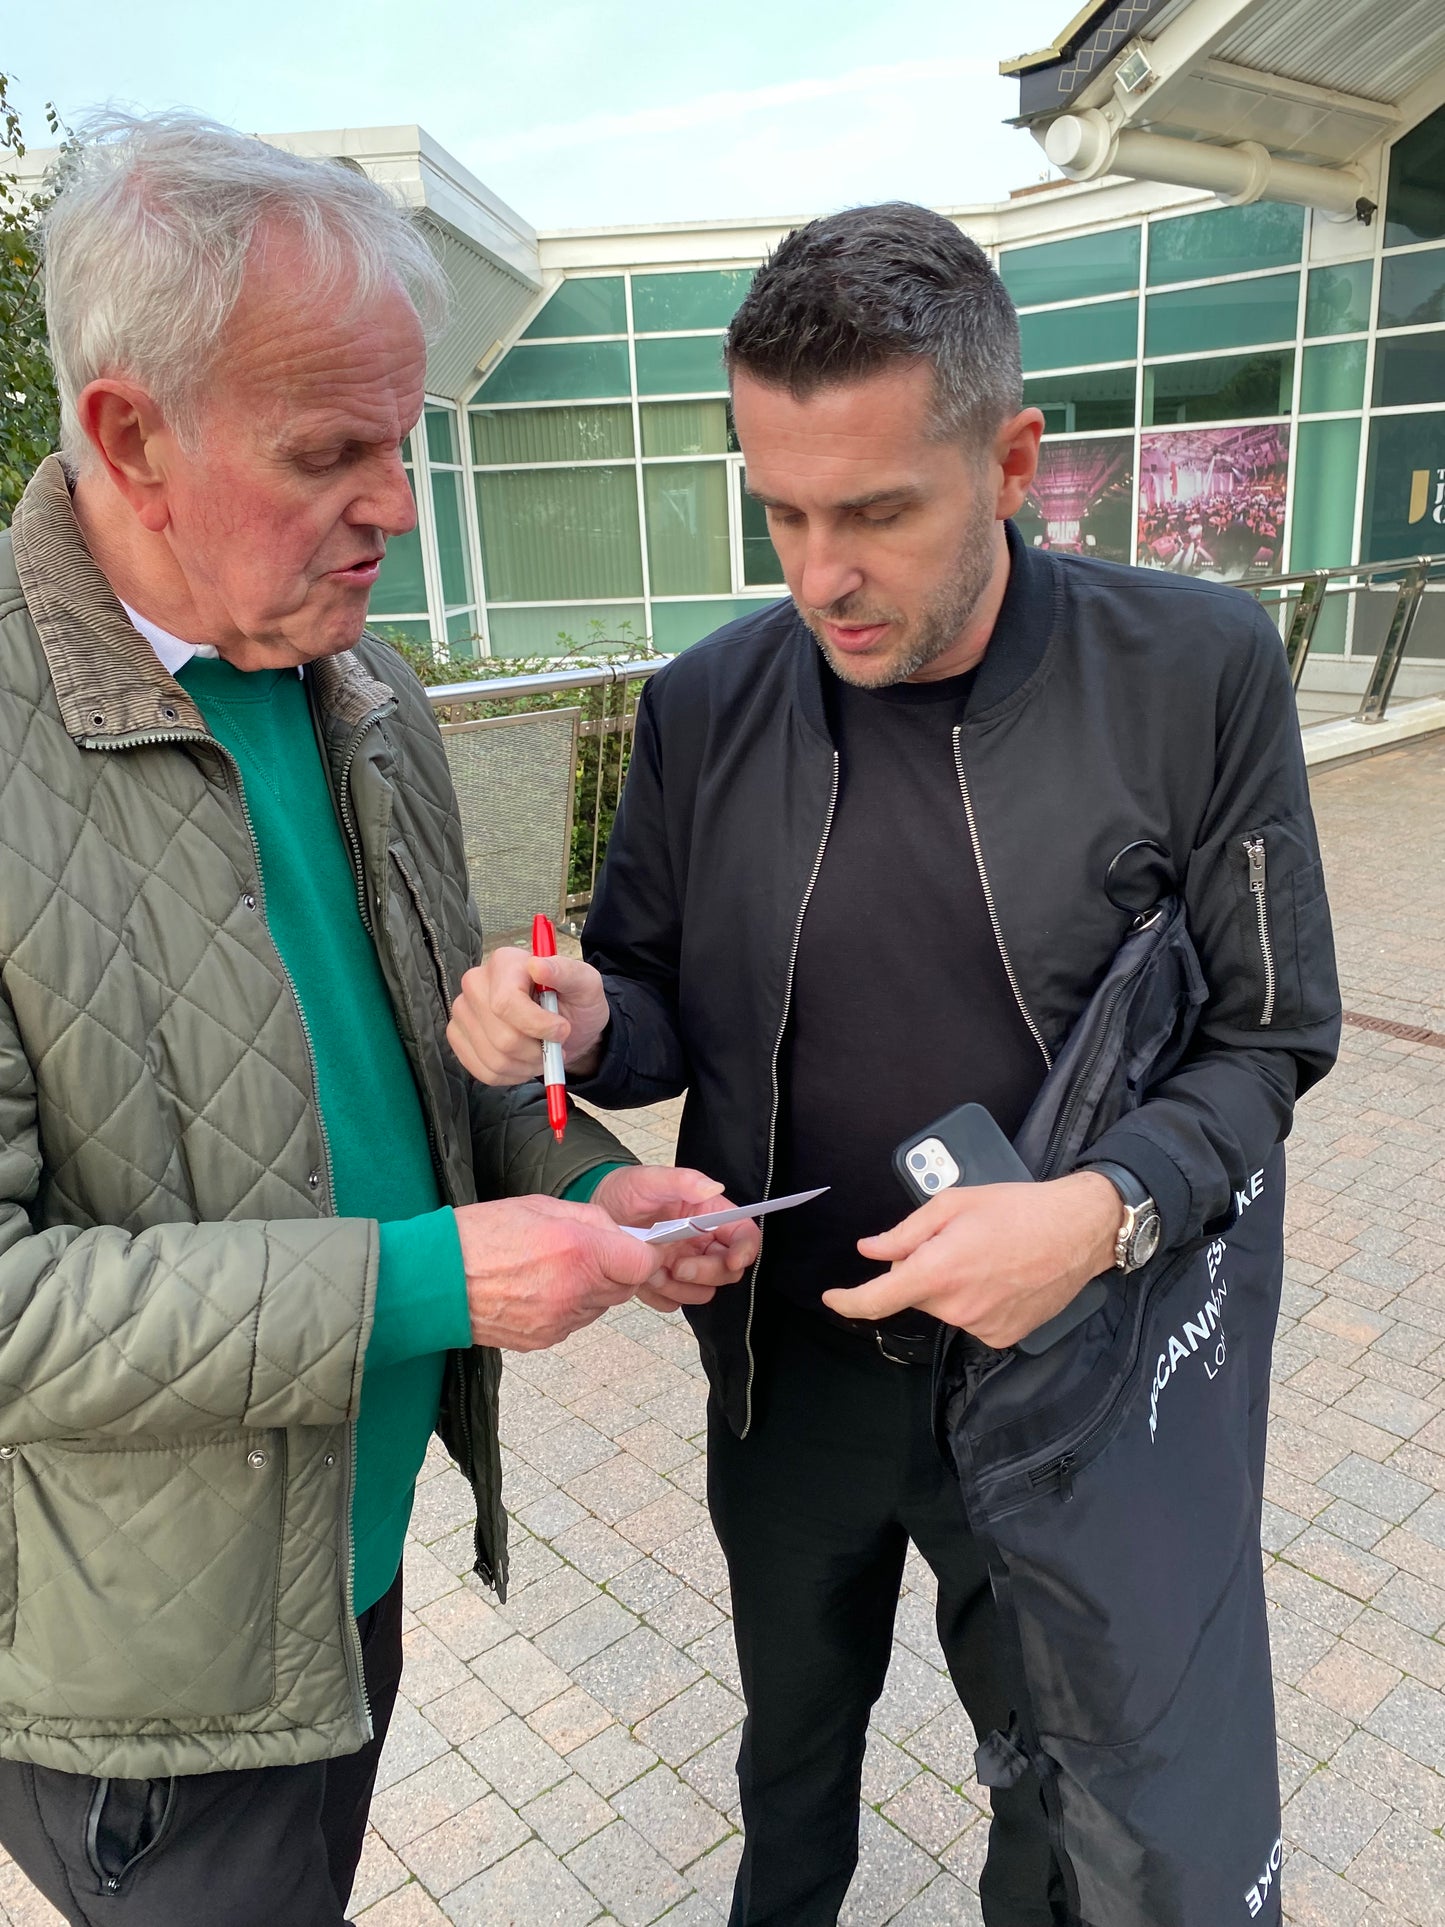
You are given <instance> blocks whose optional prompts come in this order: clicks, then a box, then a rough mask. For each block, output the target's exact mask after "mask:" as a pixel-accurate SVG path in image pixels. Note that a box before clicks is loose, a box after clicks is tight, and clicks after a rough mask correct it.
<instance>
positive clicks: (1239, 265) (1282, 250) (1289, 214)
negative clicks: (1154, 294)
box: [1149, 201, 1305, 333]
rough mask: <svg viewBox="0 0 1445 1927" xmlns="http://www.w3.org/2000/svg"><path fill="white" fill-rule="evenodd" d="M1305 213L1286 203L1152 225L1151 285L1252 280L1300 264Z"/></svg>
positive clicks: (1268, 203) (1208, 211) (1219, 210)
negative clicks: (1219, 277)
mask: <svg viewBox="0 0 1445 1927" xmlns="http://www.w3.org/2000/svg"><path fill="white" fill-rule="evenodd" d="M1304 232H1305V211H1304V209H1303V208H1302V207H1286V206H1285V204H1284V202H1283V201H1255V202H1254V203H1253V204H1252V205H1251V206H1249V207H1217V208H1208V209H1206V210H1205V212H1204V213H1202V214H1178V215H1174V216H1173V217H1171V218H1170V219H1169V220H1167V221H1151V222H1150V224H1149V285H1150V287H1151V288H1157V287H1167V286H1168V285H1169V284H1170V282H1173V281H1203V280H1206V279H1207V278H1208V277H1209V276H1210V275H1212V274H1248V273H1249V271H1250V269H1251V268H1281V267H1284V266H1285V265H1286V264H1287V263H1288V262H1292V261H1298V260H1299V258H1300V254H1301V252H1302V250H1303V247H1304ZM1291 333H1293V329H1291Z"/></svg>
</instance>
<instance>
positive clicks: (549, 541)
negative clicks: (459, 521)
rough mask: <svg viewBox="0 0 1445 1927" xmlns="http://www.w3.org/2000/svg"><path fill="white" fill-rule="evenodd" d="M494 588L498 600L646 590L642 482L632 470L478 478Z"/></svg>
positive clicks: (632, 593)
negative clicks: (640, 528) (641, 535)
mask: <svg viewBox="0 0 1445 1927" xmlns="http://www.w3.org/2000/svg"><path fill="white" fill-rule="evenodd" d="M477 512H478V514H479V516H480V518H481V527H482V556H483V559H484V562H485V566H486V580H487V594H488V596H489V598H491V599H492V600H494V601H497V602H553V601H564V602H565V601H572V600H573V599H577V598H582V597H591V596H637V595H641V593H642V545H641V540H640V538H639V535H638V528H637V483H636V477H635V471H634V470H633V469H632V468H630V467H628V468H547V469H513V470H512V471H510V473H500V474H490V475H487V474H483V475H479V476H478V477H477Z"/></svg>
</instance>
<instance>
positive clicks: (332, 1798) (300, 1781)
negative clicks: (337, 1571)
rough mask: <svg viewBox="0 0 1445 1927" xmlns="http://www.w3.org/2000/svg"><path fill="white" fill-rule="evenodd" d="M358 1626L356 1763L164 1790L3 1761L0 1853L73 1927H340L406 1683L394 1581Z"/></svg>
mask: <svg viewBox="0 0 1445 1927" xmlns="http://www.w3.org/2000/svg"><path fill="white" fill-rule="evenodd" d="M356 1625H357V1631H358V1632H359V1633H360V1635H361V1652H362V1661H363V1668H364V1672H365V1677H366V1691H367V1697H368V1698H369V1699H370V1701H371V1715H372V1722H373V1725H374V1727H375V1734H374V1737H373V1738H372V1739H371V1741H370V1742H369V1744H368V1745H366V1746H364V1747H363V1748H362V1749H361V1751H360V1752H359V1753H348V1754H345V1755H343V1756H342V1757H341V1758H339V1759H334V1760H318V1761H316V1762H315V1763H314V1764H312V1765H308V1766H272V1767H258V1768H255V1769H250V1770H247V1771H244V1772H237V1773H192V1774H183V1775H177V1777H176V1778H174V1779H166V1780H95V1779H91V1778H89V1777H88V1776H87V1775H85V1774H80V1773H57V1772H55V1771H54V1770H53V1769H51V1768H49V1767H41V1766H27V1765H24V1764H22V1763H21V1762H19V1761H16V1760H0V1841H3V1842H4V1844H5V1846H6V1848H7V1850H8V1851H9V1853H10V1855H11V1857H12V1859H14V1861H15V1862H16V1864H17V1865H18V1866H19V1868H20V1869H21V1871H22V1872H23V1873H25V1874H26V1875H28V1876H29V1878H30V1879H31V1880H32V1881H33V1882H34V1884H35V1885H36V1886H37V1887H38V1888H39V1889H40V1891H41V1893H43V1894H44V1895H45V1898H46V1899H47V1900H48V1901H49V1902H50V1903H51V1905H52V1906H54V1907H57V1908H59V1910H60V1912H61V1913H62V1914H64V1916H65V1918H66V1919H67V1920H68V1921H69V1922H71V1924H72V1927H342V1923H343V1922H344V1921H345V1918H346V1903H347V1900H348V1899H349V1898H350V1895H351V1883H352V1881H353V1880H354V1879H355V1877H356V1863H357V1861H358V1860H360V1858H361V1846H362V1841H363V1839H364V1837H365V1834H366V1816H367V1812H368V1810H369V1808H370V1806H371V1789H372V1785H373V1783H374V1781H375V1779H376V1769H377V1765H378V1762H379V1761H380V1758H381V1748H382V1743H383V1741H384V1740H385V1738H386V1729H387V1726H388V1724H389V1723H390V1720H391V1709H392V1707H393V1705H394V1704H395V1701H396V1691H397V1687H398V1685H399V1684H400V1681H401V1577H400V1575H399V1574H398V1576H397V1578H396V1580H395V1582H394V1584H393V1585H392V1587H391V1590H390V1591H389V1592H388V1593H386V1594H385V1596H384V1597H383V1598H381V1599H378V1600H377V1602H376V1604H375V1605H374V1606H370V1607H368V1608H367V1610H366V1611H365V1612H364V1613H362V1614H361V1616H360V1617H359V1618H358V1620H357V1622H356Z"/></svg>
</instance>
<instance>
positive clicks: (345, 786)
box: [336, 704, 395, 937]
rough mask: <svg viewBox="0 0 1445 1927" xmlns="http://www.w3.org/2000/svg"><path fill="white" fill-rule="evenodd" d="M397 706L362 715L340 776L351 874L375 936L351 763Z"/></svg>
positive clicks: (339, 810)
mask: <svg viewBox="0 0 1445 1927" xmlns="http://www.w3.org/2000/svg"><path fill="white" fill-rule="evenodd" d="M394 707H395V705H394V704H383V705H382V706H381V707H380V708H378V709H373V710H371V711H369V712H368V713H367V714H366V715H365V716H363V717H362V719H361V721H360V722H359V723H358V724H357V725H356V727H355V729H354V730H352V732H351V736H350V739H349V740H348V742H347V745H346V750H345V754H344V755H343V756H342V759H341V774H340V775H339V776H338V777H337V779H336V813H337V815H338V816H339V817H340V818H341V830H342V834H343V835H344V836H345V838H346V845H347V848H348V850H349V851H350V853H351V874H352V877H353V879H354V880H355V883H356V904H357V908H358V909H359V910H360V911H361V921H362V924H363V926H364V928H365V929H366V932H367V934H368V935H369V936H372V937H374V936H375V935H376V930H375V926H374V925H373V923H372V920H371V905H370V904H369V903H368V902H367V900H366V866H365V862H364V859H363V853H362V848H361V838H360V836H359V835H358V833H357V829H356V822H355V819H354V817H353V816H352V814H351V800H350V796H349V794H348V792H349V791H350V788H351V766H352V764H353V763H354V762H355V761H356V757H357V753H358V751H359V750H360V748H361V739H362V737H363V736H365V734H366V732H367V730H369V729H370V728H371V727H372V725H373V724H374V723H379V722H380V721H381V719H382V717H383V716H384V715H386V713H387V711H388V709H390V708H394Z"/></svg>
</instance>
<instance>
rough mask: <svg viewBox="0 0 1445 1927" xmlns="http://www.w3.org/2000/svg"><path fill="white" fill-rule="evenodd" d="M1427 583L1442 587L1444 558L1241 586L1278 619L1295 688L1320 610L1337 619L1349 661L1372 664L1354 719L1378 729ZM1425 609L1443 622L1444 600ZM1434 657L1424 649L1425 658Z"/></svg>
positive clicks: (1304, 573) (1444, 673)
mask: <svg viewBox="0 0 1445 1927" xmlns="http://www.w3.org/2000/svg"><path fill="white" fill-rule="evenodd" d="M1432 584H1436V585H1442V586H1445V556H1439V555H1416V556H1407V557H1405V558H1403V559H1402V560H1400V561H1396V562H1369V563H1353V564H1349V565H1346V566H1344V567H1342V568H1335V569H1305V570H1301V571H1300V572H1299V573H1298V574H1295V575H1272V576H1264V577H1261V578H1260V579H1259V580H1258V581H1254V582H1245V583H1241V584H1240V587H1241V588H1245V589H1248V591H1249V593H1250V594H1251V595H1252V596H1255V597H1257V598H1258V599H1259V600H1260V601H1261V602H1263V603H1265V604H1266V605H1267V606H1270V605H1272V608H1273V613H1275V615H1276V616H1277V617H1279V618H1280V619H1281V629H1282V633H1283V636H1284V646H1285V655H1286V658H1287V659H1288V662H1289V667H1290V674H1291V676H1292V677H1293V679H1294V686H1295V688H1296V689H1298V688H1299V687H1300V684H1301V681H1302V680H1303V677H1304V672H1305V664H1306V663H1307V662H1308V660H1309V653H1310V645H1311V643H1313V641H1314V640H1315V637H1316V634H1317V632H1318V630H1319V626H1320V620H1321V618H1322V617H1323V616H1325V615H1326V613H1327V612H1328V613H1329V614H1330V615H1331V616H1334V615H1336V614H1337V615H1338V618H1339V619H1338V621H1337V622H1336V623H1335V625H1334V626H1335V629H1336V638H1335V639H1337V640H1338V641H1339V642H1340V643H1341V645H1342V646H1343V645H1344V644H1345V643H1346V642H1348V643H1349V644H1350V645H1351V647H1350V657H1351V658H1352V659H1353V660H1355V661H1359V660H1361V659H1362V658H1363V659H1366V660H1368V659H1370V658H1371V657H1372V658H1373V666H1372V667H1371V669H1370V673H1369V678H1368V680H1367V682H1366V684H1365V689H1364V694H1363V695H1362V697H1361V699H1360V706H1359V708H1358V710H1357V711H1356V712H1355V718H1356V720H1357V721H1358V722H1362V723H1377V722H1379V721H1381V719H1382V718H1383V717H1384V714H1385V711H1386V710H1387V709H1388V708H1389V704H1390V698H1391V696H1392V695H1393V694H1394V690H1395V683H1396V681H1397V679H1398V677H1399V674H1400V667H1401V664H1402V663H1403V662H1404V660H1405V653H1406V651H1407V649H1408V648H1409V646H1410V641H1411V638H1412V636H1413V635H1414V633H1415V629H1416V626H1417V624H1418V622H1419V619H1420V616H1421V613H1422V611H1423V610H1424V609H1425V607H1426V600H1425V592H1426V590H1427V588H1429V587H1430V586H1431V585H1432ZM1372 605H1374V606H1372ZM1430 607H1431V613H1432V616H1433V615H1434V614H1435V612H1436V609H1437V607H1438V609H1439V612H1440V614H1441V615H1442V617H1445V601H1441V602H1438V603H1437V598H1435V597H1432V598H1431V599H1430ZM1440 626H1441V628H1442V637H1441V640H1440V648H1439V652H1438V653H1439V655H1440V656H1442V657H1445V622H1442V624H1441V625H1440ZM1382 629H1383V634H1380V633H1379V632H1380V631H1381V630H1382ZM1372 632H1373V633H1372ZM1361 645H1363V646H1361ZM1372 645H1373V646H1372ZM1435 653H1436V652H1435V651H1433V650H1432V651H1431V659H1432V660H1433V658H1434V655H1435ZM1441 682H1442V687H1445V663H1442V664H1441Z"/></svg>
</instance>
